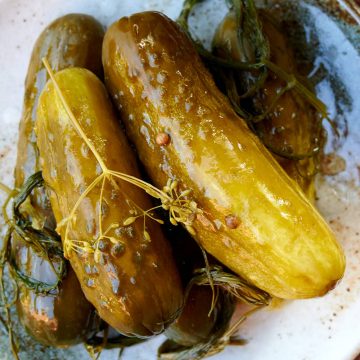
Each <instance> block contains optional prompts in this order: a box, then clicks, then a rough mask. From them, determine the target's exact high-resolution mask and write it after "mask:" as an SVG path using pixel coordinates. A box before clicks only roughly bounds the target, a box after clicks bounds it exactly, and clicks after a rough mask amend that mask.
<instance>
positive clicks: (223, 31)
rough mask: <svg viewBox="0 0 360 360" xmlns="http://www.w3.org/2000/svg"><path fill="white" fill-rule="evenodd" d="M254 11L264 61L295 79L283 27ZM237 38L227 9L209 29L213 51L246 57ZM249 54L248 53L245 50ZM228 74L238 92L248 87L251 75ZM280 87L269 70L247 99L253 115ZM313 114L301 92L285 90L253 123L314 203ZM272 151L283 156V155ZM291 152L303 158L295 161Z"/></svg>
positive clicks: (317, 134) (317, 129)
mask: <svg viewBox="0 0 360 360" xmlns="http://www.w3.org/2000/svg"><path fill="white" fill-rule="evenodd" d="M258 15H259V20H260V23H261V26H262V32H263V34H264V36H265V37H266V38H267V40H268V43H269V49H270V60H271V61H272V62H273V63H274V64H276V65H277V66H279V67H280V68H281V69H282V70H283V71H286V72H287V73H288V74H292V75H294V76H296V77H297V78H298V77H299V74H298V71H297V64H296V59H295V55H294V52H293V49H292V48H291V47H290V46H289V45H288V41H287V38H286V32H285V29H283V28H282V26H281V24H280V23H278V22H277V21H276V19H275V18H274V17H273V15H271V14H269V13H268V12H267V11H266V10H264V9H262V10H259V11H258ZM239 37H240V38H241V39H242V38H243V37H245V38H246V34H245V33H243V32H241V31H240V32H239V29H238V24H237V20H236V16H235V13H234V11H230V12H229V13H228V14H227V16H226V17H225V18H224V20H223V21H222V22H221V23H220V25H219V27H218V29H217V31H216V33H215V36H214V39H213V51H214V53H215V54H216V55H217V56H220V57H223V58H224V59H231V60H233V61H245V62H246V61H248V60H249V56H251V55H248V54H247V53H246V48H247V47H248V48H251V45H252V44H248V45H246V42H245V45H244V50H242V49H241V48H240V43H241V44H244V43H243V42H241V40H239ZM249 52H250V53H251V50H249ZM225 71H226V70H225ZM232 76H234V78H235V79H236V80H235V81H237V85H238V87H239V88H240V89H241V90H240V91H241V93H246V91H248V90H249V81H247V77H248V78H251V77H252V75H251V73H250V72H249V71H248V72H242V71H238V72H236V71H233V72H232ZM250 81H251V80H250ZM285 86H286V84H285V83H284V81H283V80H282V79H281V78H279V76H278V75H277V74H275V73H273V72H271V71H269V73H268V76H267V78H266V80H265V83H264V84H263V85H262V86H261V87H260V89H259V90H258V91H257V92H256V93H255V95H254V96H253V97H252V99H251V104H252V105H251V107H252V109H251V110H250V111H254V112H255V113H263V112H265V111H267V109H269V108H270V107H271V106H272V102H273V101H274V99H275V97H276V95H277V94H278V93H279V92H281V91H282V89H283V88H284V87H285ZM239 105H240V106H241V104H239ZM319 116H320V115H319V114H318V113H317V112H316V111H315V110H314V109H313V108H312V106H310V104H309V103H307V102H306V100H305V99H303V98H302V96H301V94H299V93H297V91H296V90H295V89H290V90H288V91H286V92H285V93H284V94H283V95H282V96H281V97H280V98H279V99H278V100H277V102H276V105H275V107H273V109H272V110H271V111H269V113H268V114H267V116H266V117H265V118H264V119H263V120H262V121H259V122H256V123H254V124H253V127H254V129H255V131H256V133H258V135H259V136H260V138H261V139H262V141H263V142H264V143H265V144H267V145H268V146H269V147H270V150H271V151H272V150H273V155H274V157H275V158H276V160H277V161H278V162H279V163H280V165H281V166H282V167H283V169H284V170H285V171H286V172H287V174H288V175H289V176H290V177H291V178H292V179H294V180H295V182H296V183H297V184H298V185H299V186H300V187H301V188H302V190H303V191H304V193H305V195H306V196H307V197H308V198H309V199H310V200H311V201H315V185H314V174H315V172H316V166H317V164H316V160H317V158H318V156H319V151H318V153H313V154H312V150H313V149H314V148H319V147H320V146H321V141H322V137H323V136H324V134H323V133H322V125H321V121H320V119H319V118H318V117H319ZM277 154H287V156H288V157H289V158H286V157H284V156H278V155H277ZM304 155H307V156H304ZM297 156H300V157H303V158H302V159H298V158H296V157H297ZM292 157H294V158H292Z"/></svg>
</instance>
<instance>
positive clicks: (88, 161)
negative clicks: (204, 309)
mask: <svg viewBox="0 0 360 360" xmlns="http://www.w3.org/2000/svg"><path fill="white" fill-rule="evenodd" d="M55 79H56V80H55ZM55 84H57V85H56V86H58V87H56V86H55ZM61 94H63V97H61ZM65 104H67V106H68V107H67V108H64V106H63V105H65ZM74 124H76V127H74ZM36 134H37V144H38V147H39V151H40V155H41V159H42V166H43V177H44V180H45V182H46V185H47V188H48V190H49V196H50V200H51V205H52V208H53V210H54V215H55V219H56V221H57V223H58V232H59V234H60V235H61V237H62V241H63V244H64V249H65V254H66V256H67V257H68V258H69V260H70V263H71V265H72V267H73V269H74V270H75V272H76V274H77V277H78V279H79V281H80V284H81V287H82V289H83V291H84V293H85V296H86V297H87V299H88V300H89V301H90V302H91V303H92V304H93V305H94V306H95V308H96V309H97V311H98V312H99V315H100V317H101V318H102V319H103V320H105V321H106V322H107V323H108V324H109V325H111V326H112V327H113V328H115V329H116V330H117V331H119V332H120V333H122V334H124V335H128V336H138V337H148V336H152V335H154V334H158V333H160V332H162V331H163V330H164V329H165V328H166V327H167V326H168V325H169V323H170V322H172V321H173V320H174V319H175V317H176V315H177V313H178V310H179V308H180V307H181V305H182V301H183V296H182V286H181V282H180V277H179V274H178V271H177V268H176V266H175V262H174V260H173V257H172V254H171V250H170V247H169V244H168V243H167V241H166V239H165V238H164V235H163V233H162V231H161V228H160V225H159V224H158V223H157V222H156V221H153V220H152V219H147V217H149V216H152V217H154V216H155V215H151V214H150V213H148V212H146V211H148V210H149V209H150V208H152V204H151V201H150V198H149V197H148V195H147V194H146V192H145V191H144V190H142V189H140V188H139V187H137V186H135V185H134V184H137V183H138V182H140V181H141V180H140V179H139V177H140V174H139V170H138V167H137V163H136V159H135V156H134V154H133V152H132V149H131V148H130V146H129V144H128V142H127V139H126V137H125V135H124V133H123V132H122V130H121V128H120V126H119V124H118V120H117V119H116V117H115V114H114V111H113V108H112V105H111V102H110V99H109V97H108V95H107V92H106V89H105V87H104V85H103V84H102V83H101V82H100V80H99V79H98V78H97V77H96V76H95V75H93V74H92V73H91V72H89V71H87V70H85V69H80V68H73V69H66V70H63V71H61V72H59V73H57V74H56V75H55V76H54V77H53V81H51V82H49V83H48V84H47V86H46V87H45V89H44V91H43V92H42V95H41V97H40V100H39V107H38V112H37V121H36ZM55 134H57V136H55ZM110 169H111V171H110ZM115 172H116V174H115ZM119 174H122V177H121V176H120V175H119ZM130 176H132V177H131V178H130ZM120 177H121V178H120ZM124 178H126V179H131V180H128V181H126V180H124ZM129 181H130V182H129ZM147 191H150V190H149V189H147ZM138 213H140V215H139V216H138V215H137V214H138ZM136 217H140V219H139V221H135V220H136V219H135V218H136ZM59 224H60V225H59Z"/></svg>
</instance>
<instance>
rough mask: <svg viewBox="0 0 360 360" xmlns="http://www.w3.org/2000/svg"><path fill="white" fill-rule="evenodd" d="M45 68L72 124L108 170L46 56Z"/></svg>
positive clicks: (103, 168) (99, 161) (104, 169)
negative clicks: (73, 110)
mask: <svg viewBox="0 0 360 360" xmlns="http://www.w3.org/2000/svg"><path fill="white" fill-rule="evenodd" d="M42 61H43V63H44V65H45V68H46V70H47V72H48V73H49V76H50V78H51V80H52V82H53V84H54V88H55V90H56V93H57V95H58V96H59V98H60V100H61V102H62V104H63V106H64V108H65V110H66V112H67V114H68V116H69V118H70V120H71V122H72V124H73V125H74V126H75V129H76V130H77V132H78V133H79V135H80V136H81V137H82V138H83V140H84V141H85V143H86V145H87V146H88V147H89V148H90V150H91V152H92V153H93V155H94V156H95V158H96V160H97V161H98V163H99V164H100V166H101V168H102V170H103V172H105V171H106V170H107V167H106V165H105V163H104V161H103V159H102V158H101V156H100V154H99V153H98V152H97V150H96V148H95V146H94V145H93V144H92V142H91V141H90V139H89V138H88V137H87V136H86V134H85V133H84V131H83V129H82V128H81V126H80V124H79V123H78V121H77V120H76V118H75V115H74V114H73V112H72V110H71V109H70V106H69V105H68V103H67V101H66V99H65V97H64V95H63V93H62V91H61V90H60V87H59V85H58V83H57V81H56V80H55V76H54V73H53V71H52V70H51V67H50V65H49V62H48V61H47V59H46V58H43V59H42Z"/></svg>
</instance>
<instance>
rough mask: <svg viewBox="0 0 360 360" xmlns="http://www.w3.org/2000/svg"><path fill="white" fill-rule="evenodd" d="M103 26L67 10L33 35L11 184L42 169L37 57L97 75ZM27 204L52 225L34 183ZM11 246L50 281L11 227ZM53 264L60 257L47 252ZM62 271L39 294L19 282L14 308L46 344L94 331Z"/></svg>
mask: <svg viewBox="0 0 360 360" xmlns="http://www.w3.org/2000/svg"><path fill="white" fill-rule="evenodd" d="M103 35H104V31H103V28H102V26H101V25H100V24H99V23H98V22H97V21H96V20H95V19H94V18H93V17H91V16H88V15H83V14H69V15H65V16H62V17H60V18H58V19H56V20H55V21H53V22H52V23H51V24H50V25H48V26H47V27H46V28H45V29H44V30H43V32H42V33H41V34H40V36H39V38H38V39H37V41H36V43H35V45H34V48H33V51H32V54H31V59H30V63H29V67H28V72H27V76H26V81H25V95H24V103H23V112H22V117H21V120H20V127H19V140H18V154H17V161H16V167H15V186H16V187H17V188H20V187H21V186H22V185H23V184H24V182H25V181H26V179H27V178H28V177H29V176H31V175H33V174H34V173H35V172H37V171H39V170H41V166H40V165H39V156H38V150H37V147H36V136H35V132H34V126H35V118H36V109H37V105H38V99H39V96H40V93H41V91H42V89H43V88H44V86H45V84H46V81H47V74H46V70H45V68H44V65H43V63H42V58H43V57H45V56H46V58H47V59H48V61H49V63H50V66H51V68H52V69H53V70H54V71H59V70H61V69H64V68H67V67H72V66H82V67H85V68H88V69H90V70H92V71H94V72H95V73H96V74H98V75H99V76H101V75H102V66H101V45H102V39H103ZM30 204H31V205H27V207H26V210H27V216H28V218H29V220H31V221H33V222H34V223H35V222H36V223H37V226H40V227H42V226H45V227H47V228H49V229H54V228H55V226H56V225H55V222H54V218H53V213H52V209H51V206H50V203H49V199H48V197H47V195H46V194H45V192H44V191H43V190H42V189H35V190H34V191H33V193H32V194H31V195H30ZM12 249H13V252H14V254H15V257H16V259H17V266H18V267H20V269H21V270H22V271H23V272H24V273H25V274H27V275H28V276H31V277H32V278H34V279H37V280H38V281H43V282H47V283H55V282H56V281H57V278H56V275H55V274H54V271H53V269H52V267H51V265H50V263H49V262H48V261H47V260H46V259H44V258H43V257H42V256H41V255H39V254H37V253H36V252H35V251H34V250H33V249H32V248H31V247H29V246H27V245H26V244H25V242H24V241H23V240H21V239H19V237H18V234H17V233H15V232H14V233H13V241H12ZM51 261H52V262H53V265H54V266H55V268H57V267H58V266H59V260H58V259H56V258H52V259H51ZM67 273H68V274H67V276H66V277H65V278H64V279H63V281H62V283H61V284H60V286H59V290H58V292H57V293H55V294H50V295H42V294H37V293H36V291H33V290H29V289H28V288H27V287H26V286H23V285H21V286H20V294H19V299H18V301H17V310H18V315H19V318H20V321H21V323H22V324H23V325H24V326H25V328H26V329H27V331H28V332H29V333H30V334H31V335H32V336H33V337H34V338H35V339H36V340H38V341H39V342H41V343H43V344H45V345H50V346H69V345H73V344H76V343H80V342H83V341H84V340H85V339H86V338H87V337H88V336H90V335H91V334H92V333H93V331H94V326H95V324H96V321H95V314H94V308H93V307H92V305H91V304H90V303H89V302H88V301H87V300H86V298H85V296H84V295H83V293H82V290H81V287H80V284H79V282H78V280H77V278H76V276H75V274H74V272H73V270H72V269H71V267H70V266H67Z"/></svg>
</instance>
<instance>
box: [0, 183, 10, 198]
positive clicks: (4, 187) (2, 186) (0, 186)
mask: <svg viewBox="0 0 360 360" xmlns="http://www.w3.org/2000/svg"><path fill="white" fill-rule="evenodd" d="M0 190H1V191H3V192H4V193H6V194H8V195H9V196H10V195H11V194H12V190H11V189H10V188H9V187H8V186H7V185H5V184H4V183H2V182H0Z"/></svg>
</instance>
